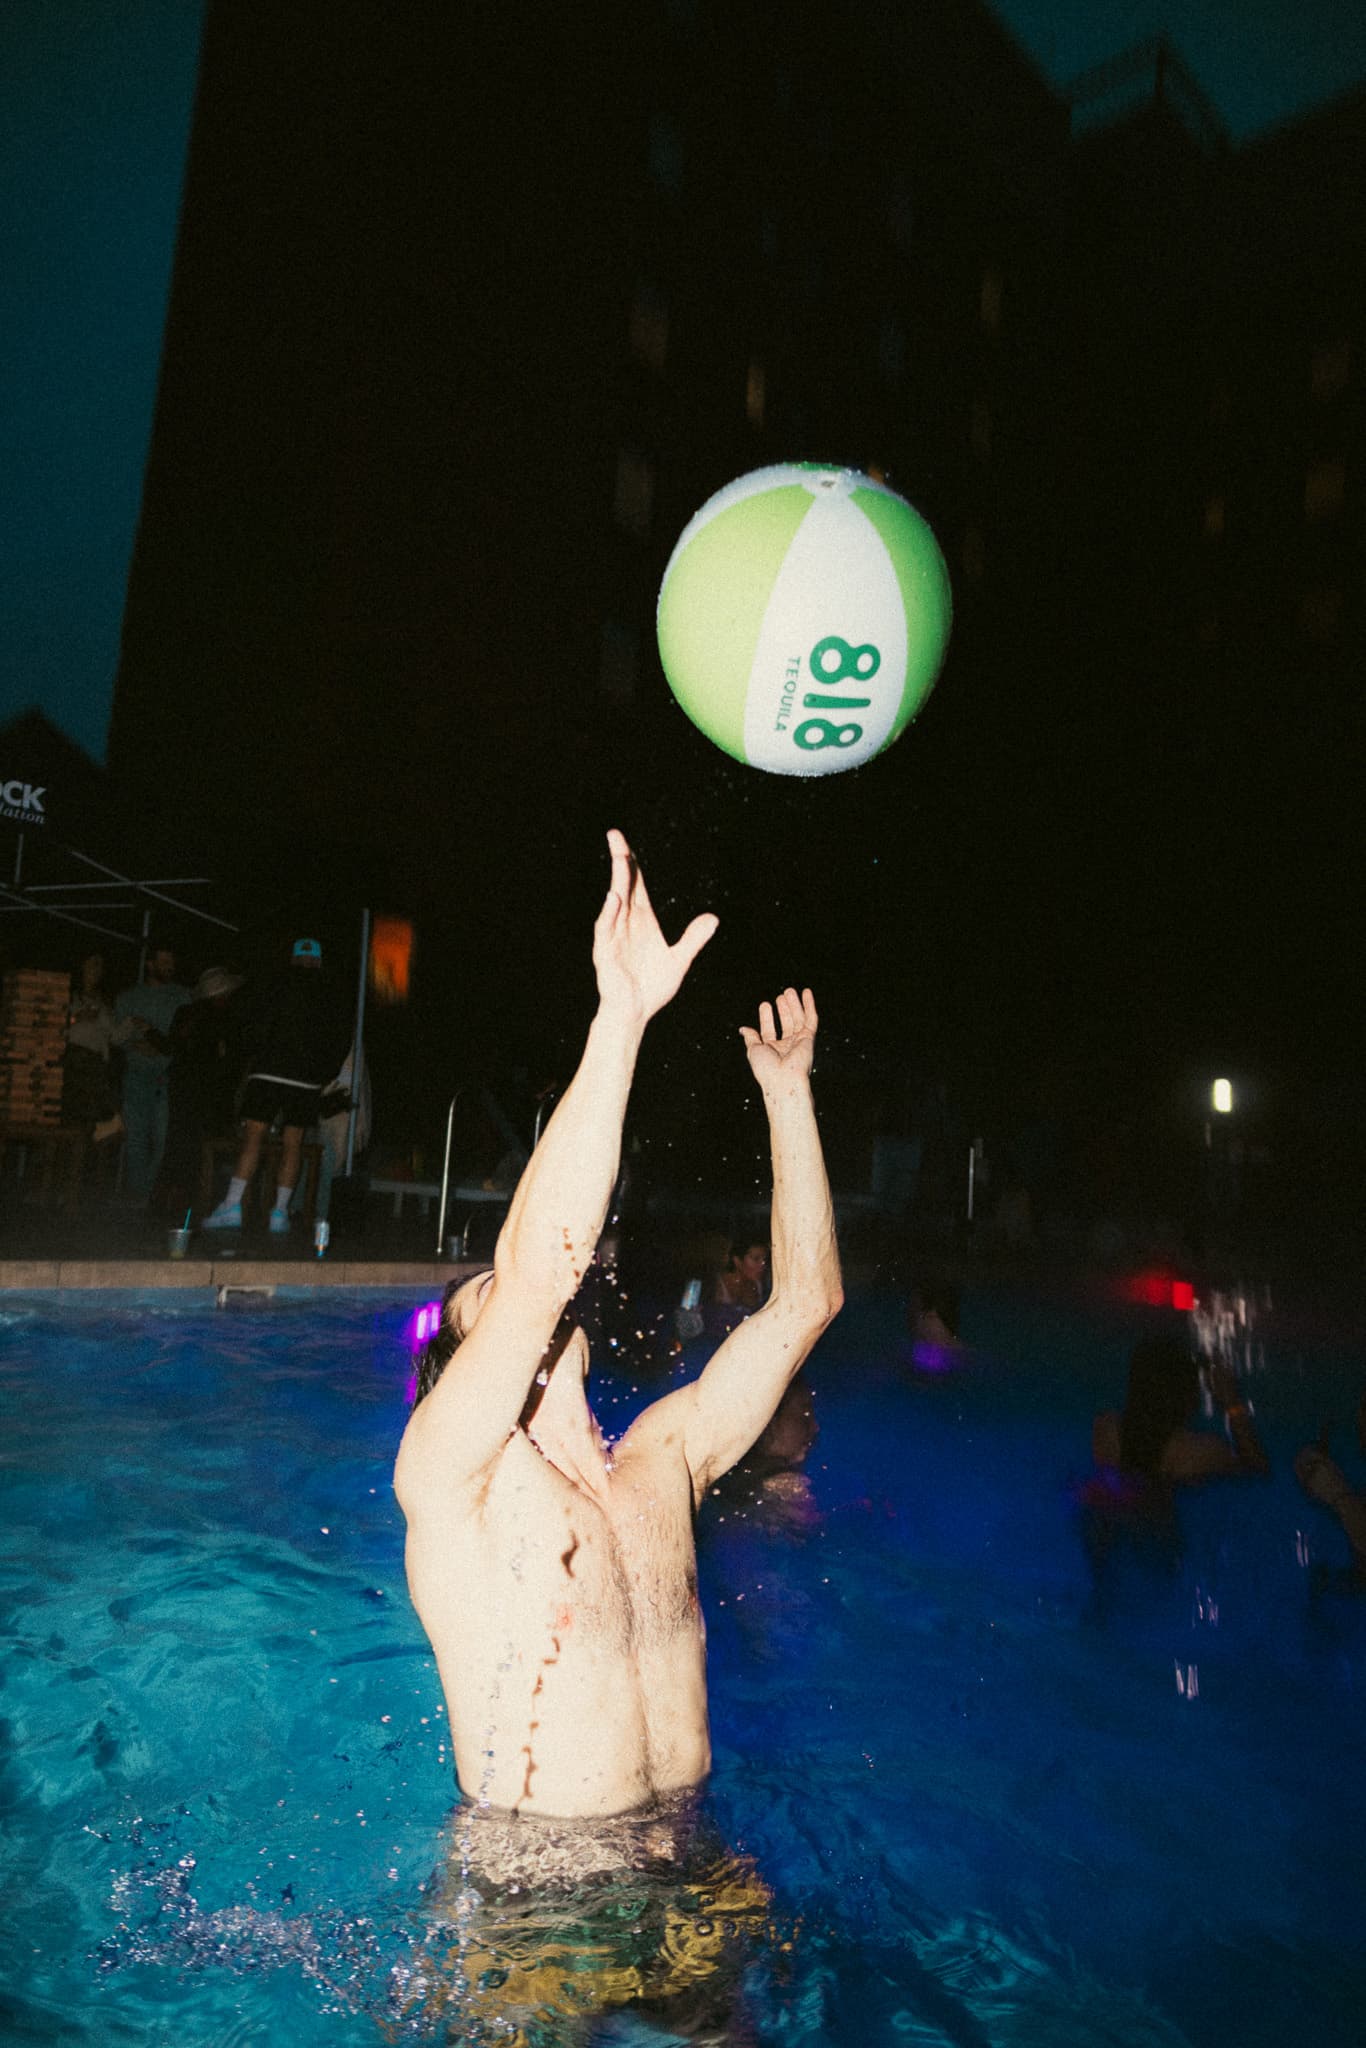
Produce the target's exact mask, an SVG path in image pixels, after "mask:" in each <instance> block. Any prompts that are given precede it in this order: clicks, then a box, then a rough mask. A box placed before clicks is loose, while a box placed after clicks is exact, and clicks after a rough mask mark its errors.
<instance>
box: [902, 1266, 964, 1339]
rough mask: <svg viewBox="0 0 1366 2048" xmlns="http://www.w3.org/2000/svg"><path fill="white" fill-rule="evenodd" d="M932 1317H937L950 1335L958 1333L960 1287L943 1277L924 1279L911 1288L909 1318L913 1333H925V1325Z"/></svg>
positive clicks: (943, 1328) (938, 1321) (954, 1336)
mask: <svg viewBox="0 0 1366 2048" xmlns="http://www.w3.org/2000/svg"><path fill="white" fill-rule="evenodd" d="M931 1318H935V1319H937V1323H938V1325H939V1327H940V1328H942V1330H943V1331H944V1333H945V1334H946V1335H948V1336H949V1337H953V1338H956V1337H957V1335H958V1321H959V1308H958V1289H957V1288H956V1287H954V1286H953V1285H952V1284H951V1283H950V1282H949V1281H947V1280H943V1279H938V1278H935V1279H924V1280H922V1281H921V1282H920V1283H919V1285H918V1286H916V1287H913V1288H912V1290H911V1298H910V1300H909V1302H908V1303H907V1320H908V1322H909V1323H910V1326H911V1330H912V1333H913V1334H915V1335H924V1334H925V1328H924V1326H925V1325H926V1324H927V1323H928V1322H929V1320H930V1319H931Z"/></svg>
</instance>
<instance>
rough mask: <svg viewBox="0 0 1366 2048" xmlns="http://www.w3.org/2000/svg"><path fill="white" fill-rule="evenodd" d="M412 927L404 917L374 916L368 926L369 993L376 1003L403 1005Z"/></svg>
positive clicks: (409, 967) (406, 986)
mask: <svg viewBox="0 0 1366 2048" xmlns="http://www.w3.org/2000/svg"><path fill="white" fill-rule="evenodd" d="M412 966H413V928H412V925H411V924H410V923H409V921H408V919H407V918H406V917H377V918H376V919H375V921H374V923H373V925H372V926H371V927H370V992H371V994H372V995H373V996H374V998H375V1001H376V1002H377V1003H406V1002H407V1000H408V982H409V978H410V976H411V974H412Z"/></svg>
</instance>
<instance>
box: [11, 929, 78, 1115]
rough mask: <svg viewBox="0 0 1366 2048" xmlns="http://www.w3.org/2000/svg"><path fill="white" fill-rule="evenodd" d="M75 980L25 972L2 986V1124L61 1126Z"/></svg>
mask: <svg viewBox="0 0 1366 2048" xmlns="http://www.w3.org/2000/svg"><path fill="white" fill-rule="evenodd" d="M70 1002H71V976H70V975H69V974H61V973H50V972H48V971H47V970H45V969H44V968H41V967H20V968H16V969H15V970H14V972H13V973H11V974H7V975H6V976H5V979H4V984H3V987H0V1123H3V1124H57V1123H60V1122H61V1118H62V1054H63V1053H64V1052H65V1050H66V1020H67V1010H68V1007H69V1005H70Z"/></svg>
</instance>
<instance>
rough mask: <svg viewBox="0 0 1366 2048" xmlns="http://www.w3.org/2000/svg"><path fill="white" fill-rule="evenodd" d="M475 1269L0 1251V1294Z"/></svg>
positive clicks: (363, 1278)
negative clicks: (16, 1255) (5, 1255)
mask: <svg viewBox="0 0 1366 2048" xmlns="http://www.w3.org/2000/svg"><path fill="white" fill-rule="evenodd" d="M478 1270H480V1268H479V1265H478V1262H477V1261H475V1260H468V1261H467V1260H460V1261H450V1260H445V1259H440V1260H438V1259H423V1260H406V1259H393V1260H388V1259H384V1260H381V1259H336V1260H333V1259H225V1258H221V1257H220V1258H216V1259H194V1258H190V1259H5V1260H0V1294H11V1293H14V1294H65V1293H80V1292H87V1291H92V1290H95V1289H101V1290H106V1291H107V1290H109V1289H112V1288H117V1289H119V1290H121V1291H124V1292H127V1293H142V1292H146V1291H149V1290H159V1289H165V1290H170V1289H175V1290H177V1291H179V1292H182V1293H184V1292H194V1291H198V1290H199V1289H204V1290H206V1291H209V1292H214V1291H216V1290H217V1289H218V1288H220V1287H386V1288H394V1287H417V1288H430V1289H435V1290H436V1291H437V1292H438V1293H439V1292H440V1291H441V1289H442V1288H444V1287H445V1286H446V1285H447V1283H448V1282H449V1281H451V1280H455V1279H461V1278H463V1277H464V1276H465V1275H466V1274H468V1273H473V1272H476V1271H478Z"/></svg>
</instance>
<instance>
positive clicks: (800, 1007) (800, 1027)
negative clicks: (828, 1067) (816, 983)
mask: <svg viewBox="0 0 1366 2048" xmlns="http://www.w3.org/2000/svg"><path fill="white" fill-rule="evenodd" d="M740 1036H741V1037H742V1038H743V1039H744V1041H745V1051H746V1052H747V1053H748V1054H749V1064H750V1068H751V1071H752V1072H753V1075H754V1078H755V1080H756V1081H757V1082H758V1083H759V1086H760V1087H761V1088H762V1089H763V1091H764V1093H765V1094H766V1095H770V1094H772V1093H774V1091H775V1090H780V1089H782V1088H784V1087H786V1086H788V1085H789V1084H790V1083H792V1082H801V1081H804V1080H806V1079H807V1078H808V1076H809V1075H810V1072H811V1061H812V1058H813V1056H814V1054H815V1050H816V1002H815V998H814V996H813V995H812V993H811V991H810V989H809V988H805V989H803V990H802V992H801V994H800V995H798V994H797V991H796V989H795V988H785V989H784V990H783V992H782V994H781V995H780V996H779V998H778V1021H777V1026H776V1027H775V1025H774V1021H773V1005H772V1003H760V1005H759V1029H758V1030H757V1031H756V1030H754V1028H753V1026H752V1025H749V1024H742V1025H741V1026H740Z"/></svg>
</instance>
